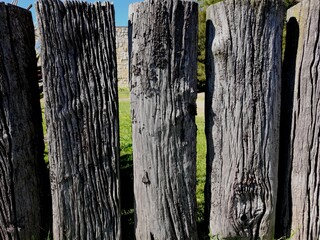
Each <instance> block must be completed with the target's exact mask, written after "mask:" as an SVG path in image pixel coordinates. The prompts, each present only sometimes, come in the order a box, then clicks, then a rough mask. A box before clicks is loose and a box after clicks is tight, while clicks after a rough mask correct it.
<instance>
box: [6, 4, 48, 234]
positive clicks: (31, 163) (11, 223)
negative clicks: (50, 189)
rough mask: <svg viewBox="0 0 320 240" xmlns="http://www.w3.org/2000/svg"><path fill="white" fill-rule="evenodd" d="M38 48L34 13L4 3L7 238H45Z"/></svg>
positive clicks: (43, 166) (43, 167)
mask: <svg viewBox="0 0 320 240" xmlns="http://www.w3.org/2000/svg"><path fill="white" fill-rule="evenodd" d="M34 45H35V38H34V27H33V22H32V17H31V13H30V12H29V11H27V10H25V9H22V8H19V7H17V6H13V5H6V4H5V3H0V239H2V240H9V239H10V240H11V239H20V240H24V239H25V240H29V239H43V237H44V236H43V235H42V236H41V231H42V230H44V229H46V227H45V225H46V223H45V221H47V219H44V218H42V217H43V215H42V214H43V212H42V211H43V208H42V207H43V201H42V200H43V198H42V197H43V196H44V195H43V193H42V192H41V191H42V190H43V189H42V188H41V184H42V183H44V181H45V180H44V179H42V176H44V175H42V173H44V172H45V165H44V160H43V147H44V145H43V133H42V124H41V109H40V94H39V91H38V85H37V75H36V71H37V70H36V55H35V50H34ZM41 171H43V172H42V173H41ZM46 230H47V231H48V229H46ZM46 234H47V233H46Z"/></svg>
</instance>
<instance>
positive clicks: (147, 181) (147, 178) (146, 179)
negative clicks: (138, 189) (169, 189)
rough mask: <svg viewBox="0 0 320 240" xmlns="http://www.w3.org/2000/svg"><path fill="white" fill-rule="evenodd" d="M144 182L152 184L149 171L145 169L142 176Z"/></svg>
mask: <svg viewBox="0 0 320 240" xmlns="http://www.w3.org/2000/svg"><path fill="white" fill-rule="evenodd" d="M142 182H143V183H144V184H150V183H151V182H150V179H149V175H148V172H147V171H144V175H143V177H142Z"/></svg>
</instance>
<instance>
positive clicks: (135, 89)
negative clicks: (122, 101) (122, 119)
mask: <svg viewBox="0 0 320 240" xmlns="http://www.w3.org/2000/svg"><path fill="white" fill-rule="evenodd" d="M197 7H198V6H197V3H194V2H191V1H176V2H170V1H169V2H164V1H154V0H151V1H145V2H142V3H135V4H132V5H130V8H129V19H130V24H129V52H130V53H129V55H130V74H129V75H130V77H129V79H130V84H129V85H130V90H131V109H132V124H133V125H132V131H133V161H134V193H135V219H136V222H135V234H136V238H137V239H144V240H148V239H150V240H153V239H158V240H160V239H197V232H196V195H195V190H196V125H195V114H196V104H195V101H196V96H197V89H196V87H197V86H196V72H197V71H196V69H197V67H196V62H197V11H198V9H197Z"/></svg>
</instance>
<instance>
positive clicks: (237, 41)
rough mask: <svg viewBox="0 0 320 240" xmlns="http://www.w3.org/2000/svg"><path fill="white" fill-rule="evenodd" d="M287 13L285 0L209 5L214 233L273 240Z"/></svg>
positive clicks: (209, 210)
mask: <svg viewBox="0 0 320 240" xmlns="http://www.w3.org/2000/svg"><path fill="white" fill-rule="evenodd" d="M283 17H284V8H283V6H282V1H280V0H279V1H278V0H266V1H259V0H253V1H252V0H244V1H240V0H239V1H230V0H227V1H224V2H220V3H217V4H215V5H212V6H211V7H209V8H208V10H207V26H208V39H207V42H208V45H207V81H208V82H207V84H208V88H207V94H206V135H207V146H208V153H207V182H206V215H207V219H208V220H209V223H210V231H211V233H212V234H213V235H214V236H220V237H222V238H228V237H230V238H231V237H239V236H240V237H242V239H257V238H258V237H260V238H261V239H272V238H273V233H274V221H275V206H276V200H277V185H278V181H277V179H278V176H277V174H278V152H279V151H278V148H279V147H278V146H279V120H280V87H281V36H282V28H283V26H282V25H283Z"/></svg>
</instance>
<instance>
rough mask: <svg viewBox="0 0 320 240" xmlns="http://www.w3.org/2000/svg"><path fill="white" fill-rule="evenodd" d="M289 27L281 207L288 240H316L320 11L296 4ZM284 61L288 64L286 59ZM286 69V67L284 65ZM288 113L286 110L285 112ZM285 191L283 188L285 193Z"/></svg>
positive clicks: (313, 3) (314, 4) (315, 4)
mask: <svg viewBox="0 0 320 240" xmlns="http://www.w3.org/2000/svg"><path fill="white" fill-rule="evenodd" d="M288 18H289V19H288V20H289V23H290V22H291V23H293V22H294V23H295V28H294V29H288V31H290V32H289V33H291V32H293V31H295V32H297V34H298V35H297V36H296V38H297V39H296V40H298V42H297V43H296V44H297V45H296V49H295V51H296V56H295V57H294V58H293V64H292V65H291V67H290V68H287V69H285V70H286V73H287V74H286V75H284V76H288V74H289V73H291V74H293V76H292V77H293V78H291V79H290V76H289V77H288V78H287V79H284V81H291V82H292V83H293V84H294V89H293V98H292V96H291V101H292V102H293V103H292V105H291V116H288V122H289V123H290V131H291V132H289V133H286V134H287V135H286V136H287V137H288V139H289V144H288V146H289V148H288V154H287V159H284V160H285V161H287V163H288V166H287V170H288V171H289V177H288V181H287V182H285V183H286V184H287V185H286V187H287V188H288V192H286V193H287V198H286V199H285V200H286V201H287V202H285V204H287V205H289V208H285V207H286V205H284V206H282V209H280V210H282V211H283V215H284V217H287V218H288V221H286V222H285V224H284V226H282V225H280V227H284V229H286V230H287V231H286V232H285V233H286V234H287V235H289V234H290V231H292V232H295V234H294V237H293V239H301V240H302V239H303V240H307V239H319V238H320V219H319V217H320V206H319V198H320V189H319V186H320V180H319V179H320V164H319V160H320V157H319V154H320V151H319V147H320V138H319V136H320V111H319V109H318V108H319V103H320V83H319V79H320V78H319V72H320V42H319V39H320V5H319V1H317V0H310V1H301V3H300V4H299V5H297V6H295V7H293V8H292V9H290V10H289V11H288ZM288 61H289V59H288ZM285 63H286V62H285ZM289 107H290V106H289ZM286 187H284V188H286Z"/></svg>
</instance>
